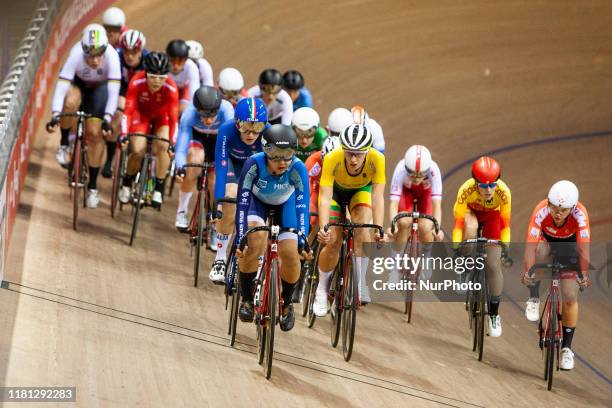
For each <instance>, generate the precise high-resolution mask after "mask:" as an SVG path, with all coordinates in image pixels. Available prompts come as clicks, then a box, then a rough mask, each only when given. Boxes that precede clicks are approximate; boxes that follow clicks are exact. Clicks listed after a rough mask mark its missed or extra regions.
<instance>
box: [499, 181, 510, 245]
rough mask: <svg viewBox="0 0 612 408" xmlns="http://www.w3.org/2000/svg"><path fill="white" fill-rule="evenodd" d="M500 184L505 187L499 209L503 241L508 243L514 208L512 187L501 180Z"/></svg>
mask: <svg viewBox="0 0 612 408" xmlns="http://www.w3.org/2000/svg"><path fill="white" fill-rule="evenodd" d="M498 184H501V185H502V186H503V187H504V188H503V190H502V196H501V206H500V209H499V212H500V216H501V237H500V239H501V241H502V242H504V243H506V244H508V243H510V212H511V208H512V197H511V194H510V189H509V188H508V187H507V186H506V184H505V183H504V182H503V181H501V180H499V181H498Z"/></svg>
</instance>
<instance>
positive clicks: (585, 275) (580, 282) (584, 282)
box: [576, 271, 591, 289]
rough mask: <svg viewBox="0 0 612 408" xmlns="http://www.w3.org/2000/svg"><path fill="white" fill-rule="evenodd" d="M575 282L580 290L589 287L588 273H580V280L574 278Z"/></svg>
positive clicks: (589, 278)
mask: <svg viewBox="0 0 612 408" xmlns="http://www.w3.org/2000/svg"><path fill="white" fill-rule="evenodd" d="M576 281H577V282H578V285H580V287H581V288H584V289H586V288H588V287H589V286H591V277H590V276H589V273H588V272H586V271H585V272H582V279H580V277H579V276H577V277H576Z"/></svg>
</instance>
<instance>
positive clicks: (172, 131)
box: [168, 78, 189, 146]
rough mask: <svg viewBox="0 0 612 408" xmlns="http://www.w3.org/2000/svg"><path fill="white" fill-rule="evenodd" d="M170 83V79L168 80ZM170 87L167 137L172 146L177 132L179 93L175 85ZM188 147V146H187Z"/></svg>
mask: <svg viewBox="0 0 612 408" xmlns="http://www.w3.org/2000/svg"><path fill="white" fill-rule="evenodd" d="M168 80H169V81H170V82H172V79H170V78H168ZM172 85H174V86H173V87H172V91H171V92H170V99H169V100H168V116H169V119H170V120H169V122H170V123H169V127H170V128H169V129H168V137H169V138H170V142H171V143H172V144H174V143H176V134H177V132H178V118H179V93H178V88H177V87H176V85H175V84H172ZM187 146H189V145H187Z"/></svg>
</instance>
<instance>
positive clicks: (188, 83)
mask: <svg viewBox="0 0 612 408" xmlns="http://www.w3.org/2000/svg"><path fill="white" fill-rule="evenodd" d="M169 75H170V77H171V78H172V80H173V81H174V82H175V83H176V86H177V87H178V90H179V95H180V102H181V103H187V102H191V101H192V100H193V94H194V93H195V91H197V90H198V88H199V87H200V73H199V71H198V66H197V65H196V63H195V62H193V61H192V60H190V59H187V61H185V66H183V70H182V71H181V72H179V73H178V74H173V73H172V72H170V74H169Z"/></svg>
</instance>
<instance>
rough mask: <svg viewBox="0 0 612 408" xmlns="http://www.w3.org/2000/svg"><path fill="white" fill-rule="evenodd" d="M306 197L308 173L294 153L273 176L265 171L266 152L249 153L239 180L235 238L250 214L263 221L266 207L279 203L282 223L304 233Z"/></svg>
mask: <svg viewBox="0 0 612 408" xmlns="http://www.w3.org/2000/svg"><path fill="white" fill-rule="evenodd" d="M307 197H308V176H307V173H306V166H305V165H304V163H303V162H302V161H300V160H298V159H297V158H296V157H294V158H293V160H292V161H291V164H289V167H288V168H287V170H286V171H285V172H284V173H283V174H282V175H280V176H273V175H271V174H270V172H269V171H268V166H267V164H266V156H265V153H263V152H262V153H257V154H255V155H253V156H251V157H250V158H248V159H247V161H246V162H245V163H244V167H243V171H242V174H241V176H240V180H239V182H238V207H237V212H236V231H237V239H238V240H239V239H241V238H242V237H243V236H244V234H245V233H246V231H247V229H248V219H249V218H251V219H252V217H253V218H255V219H257V220H261V221H260V222H262V221H265V219H266V218H267V212H268V211H267V210H269V208H270V207H278V206H282V207H281V208H280V211H281V213H282V214H281V220H282V222H281V224H282V225H281V227H284V228H298V229H299V230H300V231H302V232H303V233H304V234H305V235H306V236H307V235H308V226H309V224H308V198H307ZM252 220H253V219H252Z"/></svg>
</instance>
